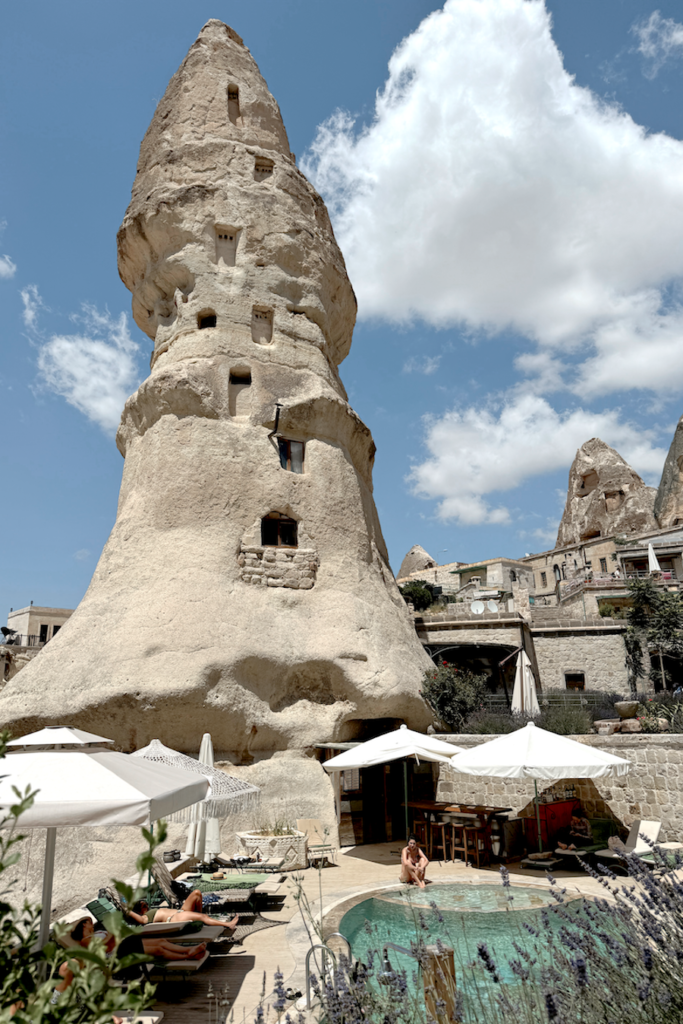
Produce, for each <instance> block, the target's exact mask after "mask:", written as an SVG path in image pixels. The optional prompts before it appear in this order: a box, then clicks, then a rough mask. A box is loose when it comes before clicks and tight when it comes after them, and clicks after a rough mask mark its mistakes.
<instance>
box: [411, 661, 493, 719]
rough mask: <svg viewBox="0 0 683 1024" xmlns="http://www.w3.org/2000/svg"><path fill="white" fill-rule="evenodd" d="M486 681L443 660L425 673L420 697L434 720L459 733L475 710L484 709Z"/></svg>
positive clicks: (484, 678)
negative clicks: (429, 709)
mask: <svg viewBox="0 0 683 1024" xmlns="http://www.w3.org/2000/svg"><path fill="white" fill-rule="evenodd" d="M486 678H487V677H486V676H484V675H476V674H475V673H474V672H470V670H469V669H457V668H455V667H454V666H453V665H449V664H448V662H447V661H442V662H441V664H440V665H439V666H438V668H436V667H434V668H431V669H429V670H428V671H427V672H425V675H424V680H423V682H422V696H423V697H424V699H425V700H426V702H427V704H429V706H430V708H431V709H432V711H433V712H434V714H435V715H436V717H437V718H439V719H441V721H442V722H443V723H444V724H445V725H446V726H448V728H449V729H454V730H455V731H456V732H459V731H460V730H461V729H462V727H463V725H464V723H465V721H466V720H467V719H468V718H469V716H470V715H471V714H472V713H473V712H474V711H479V710H482V709H483V707H484V697H485V695H486V685H485V684H486Z"/></svg>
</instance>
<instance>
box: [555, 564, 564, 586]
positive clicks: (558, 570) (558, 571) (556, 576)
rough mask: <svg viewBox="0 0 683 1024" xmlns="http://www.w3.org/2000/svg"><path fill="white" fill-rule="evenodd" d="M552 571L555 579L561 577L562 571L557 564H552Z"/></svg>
mask: <svg viewBox="0 0 683 1024" xmlns="http://www.w3.org/2000/svg"><path fill="white" fill-rule="evenodd" d="M553 573H554V575H555V579H556V580H557V581H558V582H559V580H561V579H562V573H561V571H560V567H559V565H554V566H553Z"/></svg>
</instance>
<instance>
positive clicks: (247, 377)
mask: <svg viewBox="0 0 683 1024" xmlns="http://www.w3.org/2000/svg"><path fill="white" fill-rule="evenodd" d="M250 387H251V371H250V370H247V369H236V370H231V371H230V380H229V383H228V409H229V412H230V415H231V416H247V415H248V414H249V406H250V394H249V388H250Z"/></svg>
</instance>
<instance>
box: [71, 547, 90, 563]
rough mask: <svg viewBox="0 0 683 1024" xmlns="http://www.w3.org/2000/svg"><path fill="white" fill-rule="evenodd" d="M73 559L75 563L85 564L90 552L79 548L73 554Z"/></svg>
mask: <svg viewBox="0 0 683 1024" xmlns="http://www.w3.org/2000/svg"><path fill="white" fill-rule="evenodd" d="M74 558H75V559H76V561H77V562H85V561H87V559H88V558H90V552H89V551H88V549H87V548H79V550H78V551H76V552H74Z"/></svg>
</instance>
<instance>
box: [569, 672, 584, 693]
mask: <svg viewBox="0 0 683 1024" xmlns="http://www.w3.org/2000/svg"><path fill="white" fill-rule="evenodd" d="M564 685H565V687H566V688H567V689H568V690H585V689H586V676H585V673H584V672H565V674H564Z"/></svg>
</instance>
